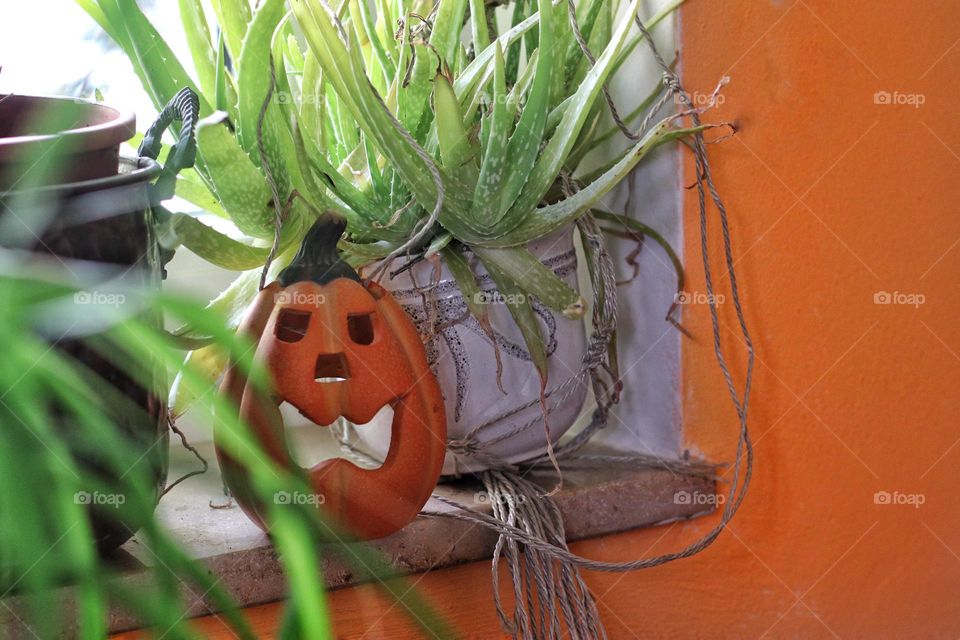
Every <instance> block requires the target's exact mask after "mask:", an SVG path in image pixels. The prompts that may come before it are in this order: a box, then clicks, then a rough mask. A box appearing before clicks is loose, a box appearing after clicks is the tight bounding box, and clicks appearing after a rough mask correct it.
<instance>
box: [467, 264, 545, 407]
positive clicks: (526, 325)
mask: <svg viewBox="0 0 960 640" xmlns="http://www.w3.org/2000/svg"><path fill="white" fill-rule="evenodd" d="M480 261H481V262H483V266H484V267H485V268H486V270H487V273H489V274H490V277H491V278H492V279H493V282H494V284H496V285H497V291H499V292H500V296H501V300H502V302H503V304H504V305H505V306H506V307H507V310H508V311H509V312H510V316H511V317H512V318H513V321H514V322H516V323H517V327H518V328H519V329H520V335H521V336H523V342H524V344H525V345H526V347H527V352H528V353H529V354H530V359H531V360H532V361H533V365H534V366H535V367H536V369H537V373H538V374H539V375H540V385H541V388H544V387H546V383H547V373H548V365H547V345H546V342H545V341H544V339H543V332H542V331H541V330H540V323H539V321H538V319H537V313H536V312H535V311H534V310H533V304H532V303H531V301H530V297H529V295H528V294H527V292H526V291H524V290H523V289H522V288H521V287H520V286H518V285H517V284H516V282H515V281H514V280H513V279H512V278H511V277H510V276H509V275H507V274H506V273H505V272H504V271H502V270H501V269H500V268H499V266H498V265H497V263H496V262H495V261H491V262H486V261H484V260H483V258H481V259H480Z"/></svg>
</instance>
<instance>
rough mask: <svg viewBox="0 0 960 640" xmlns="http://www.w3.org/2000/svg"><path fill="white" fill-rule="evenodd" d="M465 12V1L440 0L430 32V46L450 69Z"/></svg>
mask: <svg viewBox="0 0 960 640" xmlns="http://www.w3.org/2000/svg"><path fill="white" fill-rule="evenodd" d="M466 11H467V0H440V3H439V5H438V7H437V15H436V18H435V19H434V21H433V30H432V31H431V32H430V44H431V45H432V46H433V48H434V49H436V51H437V53H439V54H440V58H441V59H442V60H443V61H444V62H446V64H447V66H448V67H450V68H451V69H452V68H453V67H454V60H455V57H456V54H457V49H458V47H459V46H460V33H461V32H462V31H463V19H464V17H465V15H466Z"/></svg>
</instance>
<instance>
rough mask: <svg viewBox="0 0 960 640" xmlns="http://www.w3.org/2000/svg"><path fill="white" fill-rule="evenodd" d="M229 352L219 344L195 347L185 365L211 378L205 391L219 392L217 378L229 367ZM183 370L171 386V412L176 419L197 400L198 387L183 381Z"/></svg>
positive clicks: (188, 355) (187, 357)
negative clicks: (192, 386)
mask: <svg viewBox="0 0 960 640" xmlns="http://www.w3.org/2000/svg"><path fill="white" fill-rule="evenodd" d="M228 360H229V358H228V353H227V350H226V349H224V348H223V347H222V346H221V345H219V344H211V345H209V346H206V347H202V348H200V349H194V350H193V351H191V352H190V353H188V354H187V356H186V358H185V359H184V367H187V366H189V367H193V368H194V369H196V370H198V371H200V372H202V374H203V375H204V376H205V377H206V378H207V379H208V380H209V382H210V385H209V386H208V387H207V388H206V389H205V390H204V391H203V393H217V392H218V391H217V379H218V378H219V377H220V376H221V375H223V371H224V369H226V367H227V361H228ZM181 375H182V372H178V373H177V376H176V377H175V378H174V380H173V383H172V384H171V386H170V401H169V403H168V404H169V406H170V412H171V413H172V414H173V417H174V419H176V418H178V417H180V416H182V415H183V414H184V413H186V411H187V410H188V409H190V407H192V406H193V404H194V402H196V400H197V389H196V388H195V387H194V388H191V387H189V386H188V385H185V384H181V383H182V377H181Z"/></svg>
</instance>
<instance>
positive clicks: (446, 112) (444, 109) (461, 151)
mask: <svg viewBox="0 0 960 640" xmlns="http://www.w3.org/2000/svg"><path fill="white" fill-rule="evenodd" d="M433 85H434V91H433V105H434V111H435V117H436V129H437V142H438V143H439V146H440V159H441V162H442V163H443V166H444V167H445V168H446V169H447V170H448V171H450V172H454V173H463V172H467V171H468V168H467V167H465V166H464V165H465V164H466V163H467V162H468V161H469V160H471V159H472V158H473V155H474V151H475V149H474V148H473V147H472V146H471V145H470V140H469V136H468V134H467V130H466V129H465V128H464V126H463V118H462V117H461V115H460V103H459V102H457V96H456V94H455V93H454V92H453V87H452V86H450V82H449V81H448V80H447V79H446V78H445V77H444V76H442V75H438V76H437V77H436V78H435V79H434V81H433ZM461 170H462V171H461ZM473 177H474V179H475V174H474V176H473Z"/></svg>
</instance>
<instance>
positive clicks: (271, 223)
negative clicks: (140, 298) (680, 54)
mask: <svg viewBox="0 0 960 640" xmlns="http://www.w3.org/2000/svg"><path fill="white" fill-rule="evenodd" d="M76 1H77V2H78V3H79V4H80V5H81V6H82V7H83V8H84V9H86V11H87V12H88V13H89V14H90V15H91V16H92V17H93V18H94V19H95V20H96V21H97V23H98V24H100V26H102V27H103V28H104V30H105V31H107V33H108V34H109V35H110V36H111V37H112V38H113V39H114V40H115V41H116V42H117V44H118V45H119V46H120V47H121V48H122V49H123V50H124V51H125V52H126V54H127V55H128V56H129V58H130V60H131V62H132V64H133V68H134V71H135V72H136V73H137V74H138V75H139V76H140V79H141V80H142V82H143V85H144V88H145V89H146V91H147V92H148V93H149V94H150V96H151V97H152V98H153V100H154V101H155V102H156V103H157V104H158V105H160V104H163V103H164V101H165V100H167V99H168V98H169V96H170V95H172V93H173V92H175V91H176V90H177V89H178V88H179V87H181V86H192V87H194V88H195V89H196V90H197V91H198V92H199V93H200V94H201V95H202V96H203V98H202V101H201V108H202V110H203V113H204V114H205V115H206V116H207V117H205V118H204V119H203V121H202V122H201V123H200V125H199V128H198V132H197V140H198V149H199V155H198V162H197V167H196V170H195V171H192V172H187V173H186V174H185V175H183V176H181V178H180V179H179V181H178V191H177V193H178V195H180V196H181V197H183V198H185V199H187V200H190V201H191V202H193V203H194V204H195V205H196V206H198V207H199V208H200V209H203V210H205V211H207V212H208V213H211V214H214V215H217V216H220V217H222V218H224V219H225V220H223V221H222V222H223V223H222V224H221V225H218V228H223V227H226V228H227V229H232V232H231V231H228V232H226V233H221V232H219V231H216V230H214V228H213V227H211V226H208V225H206V224H204V223H203V222H201V221H199V220H197V219H196V218H194V217H191V216H190V215H188V214H176V215H174V216H173V217H172V219H171V228H170V229H169V230H168V233H167V234H166V237H168V238H172V243H173V244H180V245H183V246H185V247H187V248H189V249H191V250H192V251H194V252H196V253H197V254H199V255H200V256H201V257H203V258H206V259H207V260H209V261H211V262H212V263H215V264H217V265H220V266H222V267H225V268H228V269H233V270H237V271H242V272H243V273H241V274H240V275H239V277H238V278H237V280H236V281H235V282H234V283H233V285H231V286H230V287H229V288H228V289H227V290H226V291H225V292H223V294H222V295H221V296H219V297H218V298H217V299H216V300H214V301H213V302H212V306H213V307H214V308H215V309H217V310H219V311H222V312H224V313H226V314H227V315H228V317H230V318H231V320H232V321H234V322H236V321H238V320H239V318H240V316H241V315H242V313H243V310H244V309H245V308H246V306H247V304H248V303H249V301H250V300H251V299H252V297H253V295H254V294H255V293H256V291H257V288H258V283H259V282H260V268H261V267H262V265H263V263H264V261H265V259H266V258H267V256H268V254H270V253H271V246H272V245H274V244H276V246H275V247H274V249H275V250H276V256H277V257H276V260H275V261H274V263H273V270H274V273H275V272H276V270H277V269H279V268H281V267H282V266H284V265H285V264H286V262H287V261H289V259H290V258H291V257H292V248H293V247H295V246H296V245H297V244H298V242H299V240H300V239H301V238H302V235H303V233H304V232H305V230H306V228H308V226H309V224H310V223H311V222H312V221H313V220H314V219H315V218H316V216H317V215H319V213H320V212H322V211H327V210H332V211H336V212H337V213H339V214H340V215H342V216H343V217H344V218H345V219H346V220H347V221H348V227H347V236H346V237H345V239H344V240H343V241H342V242H341V249H342V250H343V251H344V252H345V254H346V255H347V256H348V259H349V260H350V262H352V263H353V264H354V265H361V264H368V263H371V262H374V261H377V260H382V259H384V258H392V257H396V256H399V255H410V254H416V255H420V256H426V257H431V256H433V255H435V254H440V256H441V257H442V258H444V259H445V260H446V261H447V263H448V264H450V265H451V268H452V271H453V274H454V276H455V277H456V279H457V281H458V284H460V286H461V289H462V290H463V291H471V290H473V289H475V288H476V283H475V282H473V273H472V271H471V270H470V268H469V266H466V265H464V264H462V263H463V260H462V259H461V258H460V256H462V250H463V248H464V247H465V248H468V249H469V250H471V251H472V252H473V254H475V255H476V257H477V258H478V259H479V261H480V262H481V263H482V264H483V265H484V267H485V268H486V270H487V271H488V272H489V273H490V275H491V276H492V277H493V279H494V281H495V283H496V285H497V286H498V288H500V289H501V290H503V291H506V290H511V291H516V292H518V293H524V294H527V295H518V296H510V297H509V300H510V302H509V304H508V307H509V309H510V312H511V314H512V316H513V318H514V320H515V321H516V322H517V323H518V325H519V326H520V328H521V330H522V333H523V335H524V337H525V340H526V342H527V347H528V349H529V352H530V353H531V355H532V357H533V360H534V363H535V364H536V365H537V367H538V369H539V370H540V372H541V376H542V377H543V376H545V375H546V364H545V363H546V354H545V350H544V348H543V341H542V337H541V336H539V331H540V330H539V327H538V326H537V324H536V323H535V322H534V317H535V314H534V313H533V310H532V307H531V302H530V299H529V295H533V296H535V297H536V298H537V299H539V300H540V301H541V302H542V303H543V304H545V305H547V306H548V307H550V308H552V309H554V310H555V311H557V312H560V313H562V314H564V315H566V316H568V317H570V318H577V317H579V316H580V315H581V314H582V313H583V312H584V308H585V304H584V302H583V298H582V297H581V295H580V293H579V292H578V291H575V290H573V289H572V288H571V287H570V286H568V285H567V284H566V283H564V282H563V281H562V280H560V279H559V278H557V277H556V276H555V275H554V274H553V273H552V272H551V271H550V270H549V269H547V268H546V267H544V266H543V265H541V264H540V263H539V262H538V260H537V259H536V258H535V257H534V256H533V255H532V254H531V253H530V252H529V251H528V250H527V249H526V248H525V247H526V245H527V244H528V243H529V242H531V241H533V240H536V239H538V238H541V237H544V236H546V235H548V234H551V233H553V232H555V231H557V230H559V229H561V228H563V227H565V226H567V225H570V224H571V223H573V222H575V221H576V220H577V219H578V218H579V217H580V216H582V215H585V214H586V213H588V212H590V211H591V209H592V207H594V206H595V205H596V204H597V203H598V202H599V200H600V199H601V198H603V196H604V195H605V194H607V193H608V192H609V191H610V190H611V189H613V188H614V187H615V186H616V185H617V184H619V183H620V182H621V181H622V180H623V179H624V178H625V177H626V176H627V175H628V174H629V172H630V171H631V170H632V169H633V168H634V167H635V166H636V165H637V164H638V163H639V162H640V161H642V160H643V158H644V157H646V156H647V154H648V153H649V152H650V151H651V150H653V149H654V148H656V147H658V146H659V145H662V144H664V143H666V142H669V141H671V140H675V139H677V138H680V137H682V136H684V135H687V134H689V133H691V131H692V130H690V129H684V128H678V127H676V126H674V124H673V122H674V121H673V120H672V119H670V118H667V119H664V120H662V121H660V122H657V123H655V124H654V125H653V126H651V127H650V128H649V129H648V130H647V132H646V133H645V135H643V137H642V138H641V139H639V140H635V141H631V143H630V145H629V146H628V148H627V149H625V150H624V151H622V152H620V153H618V154H615V155H613V156H612V157H607V158H603V159H602V161H601V162H600V166H601V169H600V170H599V171H593V172H592V173H591V174H584V173H583V172H582V171H581V170H580V169H581V164H582V161H583V159H584V157H585V156H586V155H587V154H588V153H589V152H590V151H592V150H594V149H595V148H596V147H597V146H598V145H600V144H601V143H602V142H604V141H605V140H608V139H609V138H611V137H612V136H613V135H615V134H616V130H615V129H613V128H612V127H608V126H606V125H605V123H606V122H607V116H606V112H605V110H606V106H605V104H604V101H603V100H602V99H600V96H601V94H602V91H603V88H604V86H605V84H606V83H607V82H609V81H610V80H611V78H612V77H613V76H614V75H615V74H616V73H618V72H620V71H621V70H622V69H623V64H624V62H625V60H626V59H627V57H628V56H629V55H630V54H631V53H632V52H633V51H634V50H635V49H636V47H637V46H638V45H639V44H640V43H641V41H642V38H643V36H642V34H641V33H640V32H639V31H638V30H637V29H636V27H635V26H634V25H633V16H634V15H636V13H637V11H638V10H639V9H640V7H641V4H642V3H641V0H583V1H581V2H579V3H578V6H577V7H576V8H575V9H573V10H572V11H573V12H574V13H575V21H576V24H577V25H578V28H579V30H580V33H581V34H582V37H583V39H584V41H585V42H586V44H587V45H588V46H589V48H590V49H591V51H592V52H593V53H594V54H595V56H596V62H595V63H594V64H591V63H590V61H589V60H588V59H587V58H586V57H585V56H584V55H583V53H582V51H581V48H580V45H579V44H578V42H577V39H576V36H575V31H574V26H573V25H574V20H573V19H572V18H571V16H570V15H569V13H570V11H571V9H570V8H569V7H570V5H568V2H567V0H536V1H535V2H534V1H532V0H516V1H515V2H513V3H512V7H511V6H505V7H502V8H500V9H498V8H497V4H496V3H495V4H488V3H486V2H484V1H483V0H437V1H436V2H434V1H433V0H376V1H375V2H368V1H366V0H262V1H261V2H258V3H257V4H256V8H253V7H251V5H250V4H249V2H248V0H213V1H212V14H213V15H216V16H217V21H218V23H219V24H218V25H217V28H212V26H211V25H208V24H207V22H206V18H205V15H207V13H206V12H205V10H204V9H205V8H204V6H203V2H202V0H179V3H180V9H181V14H182V18H183V24H184V31H185V34H186V36H187V40H188V42H189V45H190V53H191V57H192V59H193V66H194V67H195V69H196V81H194V80H193V79H192V78H191V77H190V76H189V75H188V74H187V72H186V71H185V69H184V66H183V65H182V64H181V63H180V62H179V61H177V59H176V57H175V56H174V55H173V53H172V51H171V50H170V48H169V47H168V46H167V45H166V43H165V42H164V40H163V38H162V37H161V35H160V34H159V33H158V32H157V31H156V30H155V29H154V28H153V26H152V25H151V24H150V22H149V21H148V20H147V19H146V17H145V16H144V15H143V13H142V12H141V11H140V9H139V8H138V7H137V4H136V2H135V1H134V0H76ZM680 2H682V0H674V1H673V2H671V3H669V4H668V5H666V6H665V7H664V8H663V9H662V10H661V11H660V12H658V13H657V14H656V15H654V16H651V17H650V18H648V19H647V20H646V26H647V27H648V28H653V27H654V26H656V25H657V24H658V23H659V22H661V21H662V20H663V19H664V18H665V17H666V16H668V15H669V14H670V13H671V12H672V11H673V10H674V9H676V7H677V6H678V5H679V4H680ZM500 4H503V3H500ZM506 4H507V5H509V4H511V3H506ZM497 11H500V12H506V14H507V16H508V17H509V23H510V24H509V27H506V28H504V29H503V30H502V32H500V31H498V30H497V25H498V23H500V22H502V20H498V19H497V16H496V15H495V13H496V12H497ZM397 27H399V28H397ZM228 60H231V61H232V64H228ZM652 89H653V93H652V94H651V97H650V98H649V99H648V100H645V101H644V102H643V103H641V104H640V105H639V106H637V108H636V109H635V110H633V111H632V112H630V114H629V116H627V120H628V122H632V121H635V120H637V119H638V118H639V116H640V115H641V114H643V113H644V111H645V107H646V106H648V105H649V104H650V103H651V102H652V101H653V100H654V99H655V98H656V97H657V95H658V94H659V92H660V91H661V90H663V89H662V87H654V88H652ZM631 106H633V105H631ZM585 175H587V176H588V178H589V179H588V180H586V181H584V182H582V184H579V185H578V186H579V188H578V189H575V190H570V189H565V190H564V189H560V188H558V186H559V185H561V184H564V183H570V181H574V180H576V181H581V180H583V179H584V176H585ZM571 191H574V192H571ZM614 220H616V218H614ZM278 222H279V223H280V229H279V231H278V229H277V225H278ZM465 266H466V268H462V267H465ZM471 311H472V312H473V313H474V314H476V315H478V316H480V317H479V320H480V321H481V323H482V324H483V323H485V322H486V319H485V318H484V317H483V314H484V313H485V311H484V309H483V308H481V307H480V306H478V305H471ZM191 358H192V359H193V360H194V362H195V363H197V364H200V365H202V366H204V367H206V368H207V370H208V372H209V373H210V374H211V376H215V375H216V373H218V372H219V371H220V370H221V369H222V367H223V364H224V357H223V354H222V351H217V350H215V349H212V348H211V349H202V350H199V351H197V352H194V353H193V354H192V356H191Z"/></svg>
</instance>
